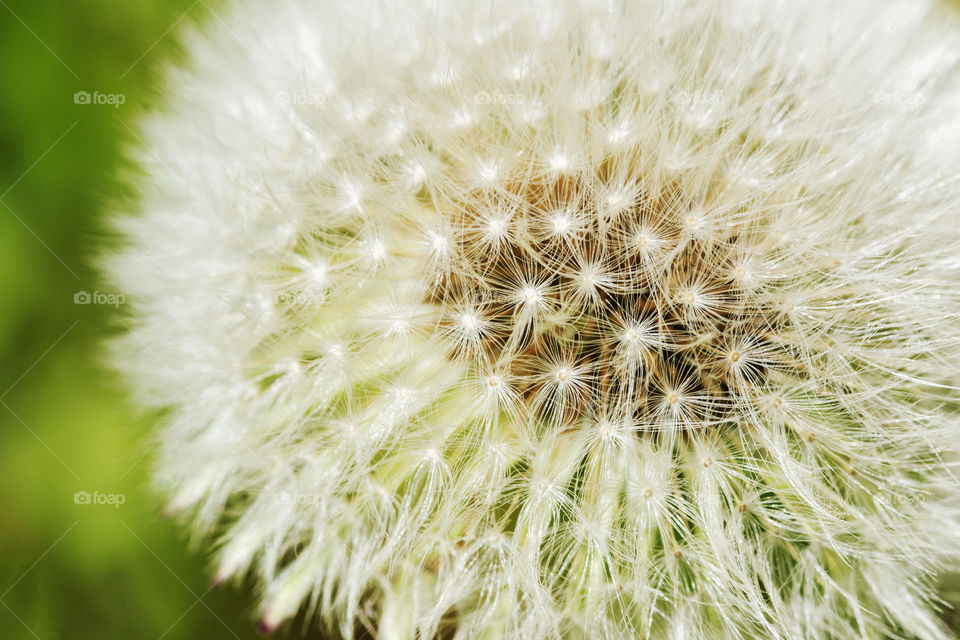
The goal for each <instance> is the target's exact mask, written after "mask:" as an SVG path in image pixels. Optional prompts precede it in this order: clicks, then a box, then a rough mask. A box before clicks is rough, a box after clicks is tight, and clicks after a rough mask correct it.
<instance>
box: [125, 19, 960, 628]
mask: <svg viewBox="0 0 960 640" xmlns="http://www.w3.org/2000/svg"><path fill="white" fill-rule="evenodd" d="M947 22H948V21H947V20H946V18H945V16H943V15H940V14H939V13H938V12H937V10H936V9H935V8H934V7H933V6H932V5H931V3H928V2H926V1H922V2H920V1H913V2H906V1H904V2H899V1H898V2H887V3H877V2H874V1H869V2H868V1H866V0H862V1H861V0H850V1H848V2H844V3H828V2H820V1H814V2H804V3H796V2H765V1H760V0H757V1H753V0H744V1H741V2H732V1H727V0H720V1H716V2H707V3H704V2H693V1H689V2H687V1H681V0H677V1H675V2H664V1H655V0H639V1H631V2H628V1H626V0H623V1H621V0H610V1H609V2H600V1H597V2H592V1H589V0H570V1H563V2H538V1H535V0H503V1H501V0H492V1H489V2H469V1H467V0H456V1H450V2H426V1H421V0H399V1H391V2H386V1H378V0H352V1H351V2H349V3H347V2H332V1H323V2H320V1H308V0H286V1H278V2H270V3H259V2H252V1H251V2H240V3H237V4H236V5H235V6H234V7H233V8H232V9H231V10H230V12H229V15H227V16H225V19H224V21H223V22H222V23H221V22H217V21H214V22H212V24H211V25H210V27H211V28H210V30H209V32H208V33H206V34H205V35H196V34H194V35H191V36H190V37H189V38H188V41H187V45H188V46H187V48H188V51H189V53H190V56H191V61H192V62H191V65H190V67H189V68H188V69H181V70H174V71H171V73H170V77H169V81H168V91H167V95H166V97H165V99H166V103H167V107H166V108H165V109H164V110H163V111H162V112H158V113H157V114H155V115H152V116H150V117H148V118H146V119H145V121H144V122H143V123H142V131H143V137H144V139H145V140H146V143H145V144H144V145H143V147H142V148H141V150H140V151H139V152H138V154H137V160H138V162H139V164H140V166H141V167H142V168H143V170H144V172H145V176H144V177H143V179H142V180H141V181H140V182H139V184H138V188H139V193H140V197H139V203H138V206H137V207H136V209H137V211H134V212H131V214H130V215H126V216H123V217H122V218H120V219H119V220H118V222H117V225H118V227H119V228H120V229H121V230H122V232H123V234H124V236H125V237H126V239H127V243H126V245H125V246H124V248H123V249H122V250H120V251H118V252H117V253H116V254H115V255H113V256H111V258H110V259H109V261H108V267H107V270H108V272H109V273H110V274H112V276H113V278H114V280H115V281H116V282H117V283H118V286H120V287H122V290H123V291H124V292H125V293H126V294H127V295H128V298H129V299H130V300H131V301H132V305H131V306H132V309H133V312H132V325H133V328H132V329H131V331H130V332H129V333H128V334H127V335H126V336H125V337H124V338H122V339H121V340H120V341H119V342H118V344H117V345H116V347H117V348H116V352H117V361H118V363H119V365H120V366H121V368H122V369H123V370H124V371H126V372H127V373H128V374H129V376H130V378H131V379H132V381H133V384H134V387H135V389H136V390H137V392H138V399H139V400H140V402H141V403H142V404H144V405H145V406H150V407H161V408H165V409H167V410H168V412H167V414H165V415H167V416H168V420H167V424H166V426H165V429H164V431H163V435H162V439H161V442H162V446H161V451H160V454H159V459H158V464H157V474H158V478H159V480H160V482H161V484H162V486H163V487H164V489H165V490H166V491H168V492H169V494H170V496H171V508H172V509H173V510H175V511H181V512H185V513H187V514H189V515H190V518H191V520H192V522H193V523H195V526H196V528H197V530H198V531H199V532H201V533H203V534H204V535H215V536H218V537H217V538H216V539H217V540H218V547H217V548H218V549H219V566H220V569H219V574H218V578H219V579H221V580H226V579H229V578H232V577H236V576H242V575H245V574H247V573H253V574H255V575H257V576H258V577H259V578H260V579H261V580H262V583H263V593H264V604H263V616H264V626H265V627H266V628H274V627H275V626H277V625H279V624H280V623H282V622H283V621H284V620H286V619H288V618H290V617H292V616H293V615H294V614H295V613H296V612H297V611H298V609H300V608H301V607H303V606H306V607H308V608H309V609H310V610H311V611H314V612H316V613H317V614H318V615H319V616H320V617H322V618H323V619H324V620H326V621H327V622H329V623H330V624H334V625H339V629H340V631H341V633H342V634H343V635H344V636H345V637H352V635H353V634H354V629H355V625H357V624H362V625H366V626H367V627H368V628H369V629H371V630H372V631H373V633H374V634H378V635H379V637H380V638H383V639H384V640H392V639H394V638H397V639H401V638H403V639H406V638H414V637H419V638H431V637H434V636H435V635H437V634H441V633H444V634H447V633H452V634H453V635H454V637H457V638H491V639H493V638H523V639H525V640H526V639H537V638H559V637H564V638H578V637H584V638H664V639H667V638H669V639H678V640H679V639H689V638H698V639H700V638H705V639H709V638H724V639H733V638H744V639H746V638H790V639H796V640H808V639H815V638H823V639H827V638H834V639H844V640H846V639H849V638H881V637H916V638H922V639H937V638H947V637H948V632H947V631H946V630H945V629H944V628H942V626H941V624H940V622H939V621H938V617H937V615H936V606H935V604H934V603H933V600H932V595H931V589H930V583H931V580H932V579H933V578H934V577H935V576H936V574H937V573H938V572H939V571H941V570H942V569H943V568H944V567H948V566H956V563H957V560H958V557H957V556H958V553H957V551H958V549H960V520H958V509H957V501H956V495H957V493H958V490H960V482H958V480H957V478H956V476H955V475H954V472H955V471H956V469H954V468H953V467H954V466H955V462H956V455H955V454H956V451H957V448H958V443H960V429H958V426H957V416H958V412H957V398H958V396H957V386H956V385H957V382H958V371H960V339H958V338H960V329H958V326H960V325H958V321H960V258H958V256H960V224H958V221H960V212H958V203H960V184H958V174H957V167H958V163H957V160H958V158H957V149H958V148H960V145H958V141H960V135H958V133H960V125H958V121H957V119H956V113H957V112H958V105H960V100H958V89H957V87H958V76H957V62H958V58H960V46H958V45H960V42H958V38H957V37H956V35H952V34H951V28H952V29H953V31H952V33H953V34H955V33H957V31H956V26H951V25H948V24H946V23H947Z"/></svg>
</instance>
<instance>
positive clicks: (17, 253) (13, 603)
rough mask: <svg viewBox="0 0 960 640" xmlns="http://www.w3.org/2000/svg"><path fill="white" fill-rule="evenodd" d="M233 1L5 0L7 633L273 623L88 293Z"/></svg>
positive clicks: (100, 639) (176, 632) (106, 310)
mask: <svg viewBox="0 0 960 640" xmlns="http://www.w3.org/2000/svg"><path fill="white" fill-rule="evenodd" d="M218 6H219V2H217V1H216V0H133V1H130V0H59V1H57V2H50V1H49V0H0V79H2V81H0V640H7V639H20V638H26V639H30V638H34V639H42V640H47V639H49V638H64V639H69V640H73V639H88V638H89V639H96V640H105V639H106V640H112V639H114V638H117V639H137V640H139V639H146V640H174V639H178V638H203V639H218V638H226V639H229V638H237V639H244V640H246V639H247V638H254V637H257V633H256V631H255V629H256V617H255V614H256V595H255V593H254V591H253V590H252V589H250V588H249V587H248V588H235V587H225V588H220V589H212V590H211V589H210V576H211V575H212V571H211V570H210V566H209V562H210V558H209V557H208V556H207V555H205V554H204V553H203V552H202V551H199V550H195V551H194V552H191V551H189V550H188V545H187V544H186V542H187V541H186V539H185V535H184V533H183V531H182V528H181V527H180V526H178V525H177V524H176V523H172V522H168V521H166V520H164V519H163V518H162V517H161V515H160V512H161V509H162V504H161V503H160V502H159V500H158V499H157V497H156V496H154V495H153V494H152V493H151V492H150V490H149V472H150V455H149V440H147V435H146V434H148V433H149V424H148V422H149V421H148V419H146V418H142V417H137V416H136V414H135V413H134V411H133V410H132V409H131V408H130V407H129V405H128V404H127V403H126V400H125V395H124V392H123V386H122V384H120V381H119V380H117V379H116V377H115V376H114V375H113V374H111V373H110V371H109V370H108V369H107V368H105V367H103V366H102V365H101V364H100V362H99V360H100V356H99V353H100V351H101V345H102V342H103V340H104V338H105V337H106V336H107V335H109V332H110V331H112V330H114V328H115V327H116V326H117V325H118V324H119V323H120V322H122V312H121V311H119V310H117V309H115V308H114V307H111V306H109V305H99V304H90V305H84V304H75V296H76V295H77V294H78V293H79V292H89V293H93V292H97V291H100V292H103V293H110V292H109V291H105V290H104V289H103V288H102V287H101V283H100V282H99V281H98V278H97V276H96V275H95V273H94V270H93V269H92V268H91V266H90V264H91V261H92V259H93V258H94V257H95V255H96V247H97V245H98V243H99V242H101V238H102V231H101V229H102V220H103V212H104V209H105V208H106V207H107V206H108V203H109V202H110V201H111V199H112V198H114V197H115V196H116V195H117V194H118V193H120V186H119V185H118V181H117V177H116V176H117V173H118V171H119V170H120V169H121V168H122V166H123V162H122V155H121V154H122V149H123V148H124V146H125V145H128V144H130V143H132V142H134V141H135V137H134V134H133V133H132V131H131V130H130V128H131V127H134V126H135V121H136V114H137V113H139V112H140V111H142V110H143V108H144V107H146V106H149V105H150V104H151V103H152V102H153V101H154V100H155V99H156V93H155V91H154V90H153V88H154V87H155V84H156V81H157V77H158V73H159V71H160V69H162V66H163V64H164V61H166V60H169V59H170V58H171V57H174V58H175V57H177V56H178V53H179V52H178V50H177V45H176V34H177V32H178V29H179V28H181V27H183V26H184V25H185V24H188V23H190V22H196V21H204V20H216V19H217V18H216V13H215V12H216V11H217V10H218ZM77 92H87V93H89V94H93V93H94V92H99V93H100V94H106V95H113V94H119V95H122V96H123V97H124V100H125V102H124V104H123V105H120V106H118V107H115V106H112V105H110V104H102V105H98V104H76V103H75V94H77ZM77 492H88V493H90V494H93V493H94V492H98V493H99V494H103V495H106V496H122V499H123V504H121V505H117V506H114V505H111V504H99V505H98V504H77V503H76V502H75V494H77ZM104 499H110V500H111V501H114V502H116V501H119V499H117V498H104ZM945 587H946V585H945ZM948 591H949V592H953V593H951V595H950V596H948V597H951V598H954V597H960V596H957V595H956V591H957V587H956V585H951V586H950V587H947V588H946V589H945V592H948ZM303 626H304V625H303V622H302V620H297V621H295V622H294V624H292V625H290V627H291V629H290V630H288V631H286V632H281V633H278V634H276V635H275V636H274V637H277V638H287V637H291V638H292V637H310V636H311V635H312V634H308V635H303V634H302V633H301V632H302V630H303ZM312 637H316V636H312Z"/></svg>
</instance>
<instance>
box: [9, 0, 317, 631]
mask: <svg viewBox="0 0 960 640" xmlns="http://www.w3.org/2000/svg"><path fill="white" fill-rule="evenodd" d="M218 6H219V5H218V3H216V2H213V1H212V0H133V1H130V0H60V1H56V2H50V1H49V0H0V639H2V640H9V639H20V638H26V639H30V638H34V639H43V640H47V639H48V638H66V639H70V640H72V639H87V638H90V639H96V640H104V639H114V638H118V639H124V640H126V639H137V640H138V639H141V638H142V639H147V640H160V639H164V640H175V639H179V638H203V639H208V638H209V639H217V638H227V639H229V638H238V639H244V640H245V639H247V638H254V637H258V634H257V633H256V617H255V614H256V604H257V601H256V595H255V593H254V591H253V590H252V589H249V588H247V589H242V588H241V589H238V588H234V587H224V588H220V589H214V590H210V576H211V575H212V572H211V571H210V565H209V563H210V558H209V556H208V555H205V554H204V553H202V552H200V551H196V550H195V551H194V552H192V553H191V551H189V550H188V545H187V540H186V539H185V535H184V533H183V530H182V528H181V527H179V526H178V525H177V524H176V523H173V522H168V521H165V520H164V519H163V518H162V517H161V515H160V512H161V509H162V504H161V503H160V501H159V500H158V498H157V497H156V496H154V495H153V494H152V493H151V491H150V488H149V476H150V463H151V460H150V455H149V440H148V439H147V434H148V433H149V425H148V420H147V419H146V418H143V417H137V416H136V414H135V413H134V412H133V410H132V409H131V408H130V407H129V405H128V404H126V400H125V395H124V392H123V387H122V384H120V381H119V380H117V379H116V377H115V376H114V375H113V374H111V373H110V371H109V370H108V369H107V368H105V367H103V366H101V364H100V362H99V360H100V355H99V353H100V350H101V345H102V342H103V340H104V338H105V336H107V335H108V334H109V332H110V331H111V330H113V329H112V328H111V327H116V326H117V325H118V324H119V322H120V321H122V311H118V310H117V309H115V308H114V307H111V306H107V305H98V304H90V305H83V304H75V303H74V297H75V295H76V294H77V293H78V292H81V291H86V292H90V293H93V292H96V291H100V292H105V293H106V292H107V291H106V290H105V289H104V288H103V287H102V283H101V282H99V281H98V279H97V277H96V275H95V273H94V270H93V269H92V268H91V266H90V265H91V262H92V259H93V258H94V257H95V255H96V248H97V245H98V243H99V242H100V241H101V237H102V232H101V229H102V224H103V223H102V219H103V211H104V209H105V208H106V207H107V206H108V203H109V202H110V201H111V199H112V198H113V197H116V195H117V194H118V193H119V192H120V189H119V186H118V184H117V177H116V176H117V173H118V170H119V169H120V168H121V167H122V156H121V153H122V150H123V148H124V147H125V146H126V145H128V144H130V143H132V142H133V141H134V140H135V138H134V134H133V133H132V132H131V131H130V130H129V129H128V127H134V126H135V121H136V114H137V113H139V112H141V111H142V110H143V108H144V107H145V106H149V105H150V104H151V103H152V102H154V101H155V99H156V93H155V91H154V90H153V88H154V87H155V86H156V82H157V78H158V73H159V72H160V70H161V69H162V67H163V64H164V62H165V61H168V60H169V59H170V58H171V57H176V56H177V55H178V51H177V45H176V37H177V35H176V34H177V32H178V30H179V29H180V28H182V27H183V26H184V25H186V24H188V23H190V22H197V21H207V20H216V19H217V18H216V16H215V13H214V12H215V11H217V10H218ZM83 91H85V92H88V93H90V94H93V92H95V91H97V92H99V93H101V94H122V95H123V96H124V98H125V103H124V104H123V105H121V106H119V107H118V108H115V107H114V106H111V105H109V104H103V105H98V104H75V100H74V95H75V94H76V93H77V92H83ZM82 491H86V492H89V493H90V494H93V492H99V494H106V495H122V496H123V501H124V502H123V504H122V505H119V506H113V505H110V504H102V505H97V504H76V503H75V500H74V495H75V494H76V493H77V492H82ZM104 499H106V498H104ZM117 500H119V499H114V500H113V501H117ZM291 626H292V627H293V631H292V632H290V633H289V634H288V636H289V637H303V636H302V635H301V633H300V631H301V628H302V625H301V624H299V623H298V624H295V625H291ZM277 636H278V637H281V638H282V637H288V636H285V635H284V634H283V633H280V634H277Z"/></svg>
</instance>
